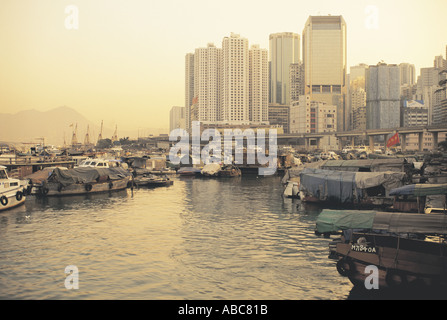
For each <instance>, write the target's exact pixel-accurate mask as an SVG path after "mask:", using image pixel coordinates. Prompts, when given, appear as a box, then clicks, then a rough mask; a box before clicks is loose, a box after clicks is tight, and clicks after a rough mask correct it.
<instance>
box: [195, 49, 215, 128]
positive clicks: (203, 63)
mask: <svg viewBox="0 0 447 320" xmlns="http://www.w3.org/2000/svg"><path fill="white" fill-rule="evenodd" d="M221 51H222V50H221V49H220V48H216V46H214V44H211V43H210V44H208V46H207V47H206V48H197V49H196V50H195V53H194V99H195V100H194V103H193V106H194V112H193V114H194V117H193V120H195V121H217V120H218V119H219V83H220V79H219V67H220V55H221Z"/></svg>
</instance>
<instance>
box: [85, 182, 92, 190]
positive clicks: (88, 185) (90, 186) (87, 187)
mask: <svg viewBox="0 0 447 320" xmlns="http://www.w3.org/2000/svg"><path fill="white" fill-rule="evenodd" d="M85 190H86V191H91V190H92V185H91V184H90V183H87V184H86V185H85Z"/></svg>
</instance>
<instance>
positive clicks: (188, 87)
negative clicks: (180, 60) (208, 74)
mask: <svg viewBox="0 0 447 320" xmlns="http://www.w3.org/2000/svg"><path fill="white" fill-rule="evenodd" d="M193 99H194V54H193V53H187V54H186V56H185V122H186V129H187V130H190V129H191V128H190V125H191V105H192V101H193Z"/></svg>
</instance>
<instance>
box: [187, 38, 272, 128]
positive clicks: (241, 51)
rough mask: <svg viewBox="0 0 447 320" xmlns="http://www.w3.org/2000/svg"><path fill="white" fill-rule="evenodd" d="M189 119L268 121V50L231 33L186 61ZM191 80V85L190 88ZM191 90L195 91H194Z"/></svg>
mask: <svg viewBox="0 0 447 320" xmlns="http://www.w3.org/2000/svg"><path fill="white" fill-rule="evenodd" d="M185 70H186V74H185V104H187V108H186V109H187V112H186V117H185V118H186V121H187V128H190V125H191V121H201V122H208V123H207V125H209V124H211V123H217V122H226V123H231V124H238V123H239V124H242V123H248V122H267V121H268V51H267V50H266V49H261V48H260V47H259V46H257V45H254V46H252V47H251V48H250V49H249V48H248V40H247V39H246V38H243V37H241V36H239V35H237V34H233V33H232V34H231V36H229V37H225V38H224V39H223V41H222V48H217V47H216V46H214V44H208V46H207V47H205V48H197V49H196V50H195V52H194V54H187V55H186V61H185ZM191 83H192V89H191ZM191 92H192V93H191Z"/></svg>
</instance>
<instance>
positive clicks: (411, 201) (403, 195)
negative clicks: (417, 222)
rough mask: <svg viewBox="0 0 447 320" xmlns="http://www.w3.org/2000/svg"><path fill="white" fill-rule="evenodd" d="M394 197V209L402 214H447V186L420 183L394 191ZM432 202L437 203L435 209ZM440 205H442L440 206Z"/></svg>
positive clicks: (391, 192)
mask: <svg viewBox="0 0 447 320" xmlns="http://www.w3.org/2000/svg"><path fill="white" fill-rule="evenodd" d="M390 195H391V196H394V204H393V209H395V210H396V211H402V212H417V213H435V212H438V213H447V211H446V200H447V199H446V198H447V184H446V183H443V184H434V183H421V184H420V183H418V184H409V185H405V186H402V187H400V188H396V189H392V190H391V191H390ZM430 202H437V203H438V205H437V206H435V207H433V205H432V204H431V203H430ZM439 203H440V205H439Z"/></svg>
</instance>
